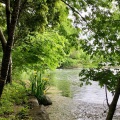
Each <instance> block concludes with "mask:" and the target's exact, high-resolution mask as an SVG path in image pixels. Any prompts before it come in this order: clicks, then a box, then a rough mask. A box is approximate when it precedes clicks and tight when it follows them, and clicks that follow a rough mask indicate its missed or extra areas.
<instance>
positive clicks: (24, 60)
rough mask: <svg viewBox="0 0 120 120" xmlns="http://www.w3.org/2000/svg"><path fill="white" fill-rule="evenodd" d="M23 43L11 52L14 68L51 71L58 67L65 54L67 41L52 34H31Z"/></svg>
mask: <svg viewBox="0 0 120 120" xmlns="http://www.w3.org/2000/svg"><path fill="white" fill-rule="evenodd" d="M25 41H26V42H24V43H21V46H18V47H16V48H15V50H13V61H15V66H21V67H38V68H40V67H41V69H42V70H44V69H48V68H51V69H52V68H56V67H57V66H59V64H60V63H61V62H62V61H63V60H64V57H65V56H66V53H67V49H66V47H67V46H68V43H67V39H65V38H64V37H63V36H60V35H58V34H57V33H54V32H44V33H43V34H39V33H31V34H29V35H28V36H27V37H26V38H25ZM18 53H19V56H17V57H16V55H17V54H18ZM23 53H24V54H23ZM35 69H37V68H35Z"/></svg>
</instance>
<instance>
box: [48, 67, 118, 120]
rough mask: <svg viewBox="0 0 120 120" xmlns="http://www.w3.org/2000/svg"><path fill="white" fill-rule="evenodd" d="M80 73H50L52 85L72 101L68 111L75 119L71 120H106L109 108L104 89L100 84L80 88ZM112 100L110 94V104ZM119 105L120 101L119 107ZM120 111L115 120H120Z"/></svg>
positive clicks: (74, 71) (64, 71)
mask: <svg viewBox="0 0 120 120" xmlns="http://www.w3.org/2000/svg"><path fill="white" fill-rule="evenodd" d="M79 72H80V69H57V70H55V71H52V72H51V73H50V78H51V84H52V85H53V86H55V87H56V88H58V89H59V90H60V91H61V95H62V96H64V97H68V98H70V99H71V100H72V103H73V104H72V105H69V106H71V107H70V108H68V109H71V112H72V113H71V114H73V116H74V118H72V119H70V120H105V117H106V113H107V110H108V108H107V106H106V97H105V90H104V88H101V87H100V86H99V85H98V82H92V85H83V87H80V80H79V79H80V78H79ZM112 98H113V96H112V94H111V93H110V92H108V99H109V102H111V101H112ZM119 104H120V101H119V102H118V106H119ZM73 105H74V106H73ZM119 110H120V109H119V107H118V108H117V110H116V113H115V116H114V120H120V114H119V112H118V111H119ZM65 119H66V118H65ZM61 120H63V119H61ZM67 120H69V119H67Z"/></svg>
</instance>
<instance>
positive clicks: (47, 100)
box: [38, 95, 52, 106]
mask: <svg viewBox="0 0 120 120" xmlns="http://www.w3.org/2000/svg"><path fill="white" fill-rule="evenodd" d="M38 102H39V105H41V104H42V105H44V106H48V105H52V101H51V99H50V98H49V97H48V96H46V95H42V97H41V99H38Z"/></svg>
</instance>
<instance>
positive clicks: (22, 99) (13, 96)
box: [0, 81, 28, 119]
mask: <svg viewBox="0 0 120 120" xmlns="http://www.w3.org/2000/svg"><path fill="white" fill-rule="evenodd" d="M27 100H28V98H27V91H26V88H25V86H24V85H23V83H22V81H17V82H15V81H13V83H12V85H11V84H8V85H6V86H5V89H4V92H3V95H2V98H1V100H0V116H1V118H2V117H3V118H4V116H6V119H8V118H7V117H9V119H16V117H15V116H16V115H15V114H14V109H15V108H14V107H15V105H23V104H26V103H27ZM4 119H5V118H4Z"/></svg>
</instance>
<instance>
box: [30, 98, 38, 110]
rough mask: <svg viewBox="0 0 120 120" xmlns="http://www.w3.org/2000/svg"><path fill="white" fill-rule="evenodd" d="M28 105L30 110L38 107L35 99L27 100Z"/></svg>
mask: <svg viewBox="0 0 120 120" xmlns="http://www.w3.org/2000/svg"><path fill="white" fill-rule="evenodd" d="M28 105H29V106H30V108H31V109H32V108H33V107H36V106H39V103H38V100H37V99H36V97H34V96H31V97H30V99H29V100H28Z"/></svg>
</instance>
